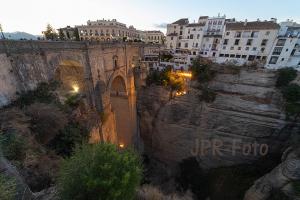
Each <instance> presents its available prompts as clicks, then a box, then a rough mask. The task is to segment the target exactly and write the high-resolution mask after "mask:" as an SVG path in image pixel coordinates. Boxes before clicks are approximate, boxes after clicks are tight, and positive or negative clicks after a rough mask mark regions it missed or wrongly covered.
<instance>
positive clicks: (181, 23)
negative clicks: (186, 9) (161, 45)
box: [172, 18, 189, 25]
mask: <svg viewBox="0 0 300 200" xmlns="http://www.w3.org/2000/svg"><path fill="white" fill-rule="evenodd" d="M188 23H189V19H188V18H182V19H179V20H177V21H176V22H173V23H172V24H179V25H186V24H188Z"/></svg>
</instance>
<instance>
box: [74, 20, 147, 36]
mask: <svg viewBox="0 0 300 200" xmlns="http://www.w3.org/2000/svg"><path fill="white" fill-rule="evenodd" d="M76 28H77V29H78V31H79V35H80V39H81V40H102V41H103V40H104V41H105V40H123V39H124V38H126V39H129V40H135V39H137V40H139V39H141V32H140V31H138V30H137V29H135V28H134V27H133V26H129V27H127V26H126V24H123V23H121V22H118V21H117V20H116V19H113V20H105V19H102V20H96V21H90V20H89V21H87V25H81V26H76Z"/></svg>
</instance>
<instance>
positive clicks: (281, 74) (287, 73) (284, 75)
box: [276, 67, 297, 87]
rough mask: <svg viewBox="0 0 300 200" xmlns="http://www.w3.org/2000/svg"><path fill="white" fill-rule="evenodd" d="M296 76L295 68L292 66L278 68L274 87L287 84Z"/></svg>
mask: <svg viewBox="0 0 300 200" xmlns="http://www.w3.org/2000/svg"><path fill="white" fill-rule="evenodd" d="M296 77H297V70H295V69H294V68H292V67H286V68H282V69H279V70H278V77H277V81H276V87H284V86H287V85H288V84H289V83H290V82H291V81H293V80H294V79H295V78H296Z"/></svg>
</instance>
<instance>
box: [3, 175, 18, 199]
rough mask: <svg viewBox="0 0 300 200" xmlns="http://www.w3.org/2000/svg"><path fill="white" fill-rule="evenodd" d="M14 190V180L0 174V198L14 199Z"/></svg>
mask: <svg viewBox="0 0 300 200" xmlns="http://www.w3.org/2000/svg"><path fill="white" fill-rule="evenodd" d="M16 191H17V190H16V182H15V180H14V179H12V178H9V177H6V176H4V175H1V174H0V199H1V200H14V199H15V196H16V193H17V192H16Z"/></svg>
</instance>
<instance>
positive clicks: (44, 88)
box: [13, 81, 58, 107]
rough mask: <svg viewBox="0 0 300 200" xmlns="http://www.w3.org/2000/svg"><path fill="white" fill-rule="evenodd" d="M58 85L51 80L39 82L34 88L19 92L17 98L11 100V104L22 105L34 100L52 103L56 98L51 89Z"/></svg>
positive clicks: (31, 102)
mask: <svg viewBox="0 0 300 200" xmlns="http://www.w3.org/2000/svg"><path fill="white" fill-rule="evenodd" d="M57 87H58V83H57V82H55V81H53V82H50V83H39V84H38V86H37V88H36V89H35V90H31V91H27V92H24V93H21V94H19V97H18V99H17V100H16V101H15V102H13V105H15V106H19V107H24V106H28V105H30V104H33V103H34V102H40V103H52V102H57V98H56V97H55V95H54V94H53V91H54V90H55V89H56V88H57Z"/></svg>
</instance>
